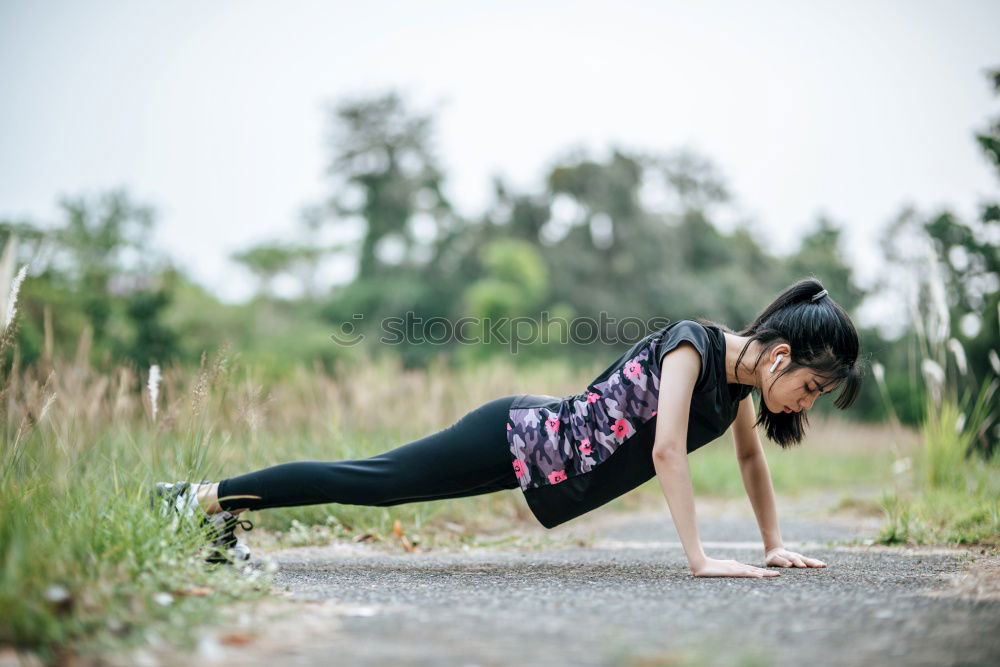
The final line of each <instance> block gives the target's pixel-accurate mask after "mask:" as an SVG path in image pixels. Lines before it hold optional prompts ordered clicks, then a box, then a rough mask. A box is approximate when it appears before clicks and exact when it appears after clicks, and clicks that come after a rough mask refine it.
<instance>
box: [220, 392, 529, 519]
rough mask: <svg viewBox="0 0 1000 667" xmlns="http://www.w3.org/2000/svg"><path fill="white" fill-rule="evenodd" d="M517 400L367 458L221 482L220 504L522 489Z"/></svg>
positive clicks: (358, 500)
mask: <svg viewBox="0 0 1000 667" xmlns="http://www.w3.org/2000/svg"><path fill="white" fill-rule="evenodd" d="M514 398H515V396H504V397H502V398H497V399H494V400H492V401H489V402H488V403H485V404H483V405H481V406H480V407H478V408H475V409H474V410H472V411H470V412H468V413H467V414H466V415H465V416H464V417H462V418H461V419H459V420H458V421H457V422H455V423H454V424H452V425H450V426H448V427H446V428H444V429H442V430H441V431H438V432H437V433H433V434H431V435H428V436H426V437H423V438H420V439H419V440H415V441H413V442H410V443H407V444H405V445H401V446H400V447H397V448H395V449H392V450H390V451H387V452H384V453H382V454H377V455H375V456H371V457H368V458H366V459H358V460H350V461H329V462H323V461H296V462H292V463H282V464H279V465H275V466H272V467H270V468H264V469H263V470H258V471H256V472H251V473H247V474H245V475H240V476H238V477H230V478H229V479H224V480H222V481H221V482H220V483H219V487H218V504H219V506H221V508H222V509H224V510H227V511H230V512H233V511H236V510H240V509H244V508H245V509H263V508H267V507H291V506H294V505H314V504H319V503H341V504H346V505H377V506H386V505H398V504H401V503H408V502H414V501H420V500H439V499H443V498H461V497H464V496H472V495H478V494H481V493H490V492H492V491H499V490H501V489H513V488H517V487H518V482H517V478H516V477H515V475H514V468H513V466H512V463H511V457H510V449H509V447H508V444H507V429H506V424H507V416H508V413H507V411H508V409H509V408H510V405H511V403H512V402H513V400H514ZM213 500H214V499H213Z"/></svg>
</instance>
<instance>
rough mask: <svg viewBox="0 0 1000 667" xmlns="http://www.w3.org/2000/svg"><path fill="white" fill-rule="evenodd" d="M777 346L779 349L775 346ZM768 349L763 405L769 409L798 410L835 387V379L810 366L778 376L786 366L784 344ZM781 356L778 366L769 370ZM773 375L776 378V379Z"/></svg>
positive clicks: (775, 410) (803, 408)
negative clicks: (817, 371)
mask: <svg viewBox="0 0 1000 667" xmlns="http://www.w3.org/2000/svg"><path fill="white" fill-rule="evenodd" d="M778 348H783V349H784V350H782V349H778ZM778 348H776V350H775V351H772V353H771V355H770V357H771V360H770V361H769V362H768V364H767V366H766V367H764V368H763V371H762V372H763V376H764V377H763V382H762V386H763V388H764V391H763V392H762V393H763V396H764V405H765V406H766V407H767V409H768V410H770V411H771V412H801V411H802V410H808V409H809V408H811V407H812V406H813V403H815V402H816V399H817V398H818V397H819V396H821V395H822V394H828V393H830V392H831V391H833V390H834V388H835V384H836V383H835V382H833V381H830V380H826V379H825V378H823V377H822V376H821V375H819V374H818V373H816V371H814V370H812V369H811V368H796V369H795V370H793V371H789V372H788V373H785V374H784V375H782V376H781V377H778V374H779V373H781V371H782V369H783V368H786V367H787V366H788V364H789V363H790V361H789V358H790V356H789V353H788V346H787V345H779V346H778ZM779 354H780V355H781V360H780V361H778V366H777V367H776V368H775V369H774V372H773V373H772V372H771V370H770V369H771V365H772V364H773V363H774V361H775V360H777V356H778V355H779ZM776 378H777V379H776Z"/></svg>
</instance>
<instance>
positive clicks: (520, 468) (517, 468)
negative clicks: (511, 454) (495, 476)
mask: <svg viewBox="0 0 1000 667" xmlns="http://www.w3.org/2000/svg"><path fill="white" fill-rule="evenodd" d="M514 476H515V477H517V478H518V479H520V478H522V477H524V461H514Z"/></svg>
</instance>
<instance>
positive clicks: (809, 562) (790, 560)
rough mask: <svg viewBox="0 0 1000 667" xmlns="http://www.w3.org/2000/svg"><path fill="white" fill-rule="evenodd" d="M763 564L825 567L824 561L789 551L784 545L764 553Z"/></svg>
mask: <svg viewBox="0 0 1000 667" xmlns="http://www.w3.org/2000/svg"><path fill="white" fill-rule="evenodd" d="M764 564H765V565H776V566H777V567H826V563H824V562H823V561H821V560H816V559H815V558H806V557H805V556H803V555H802V554H800V553H796V552H794V551H789V550H788V549H786V548H784V547H776V548H774V549H771V550H770V551H768V552H766V553H765V554H764Z"/></svg>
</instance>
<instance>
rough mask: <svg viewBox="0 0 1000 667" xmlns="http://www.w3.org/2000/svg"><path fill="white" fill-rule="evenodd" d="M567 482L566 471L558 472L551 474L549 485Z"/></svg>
mask: <svg viewBox="0 0 1000 667" xmlns="http://www.w3.org/2000/svg"><path fill="white" fill-rule="evenodd" d="M565 481H566V471H565V470H556V471H555V472H550V473H549V484H558V483H559V482H565Z"/></svg>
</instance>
